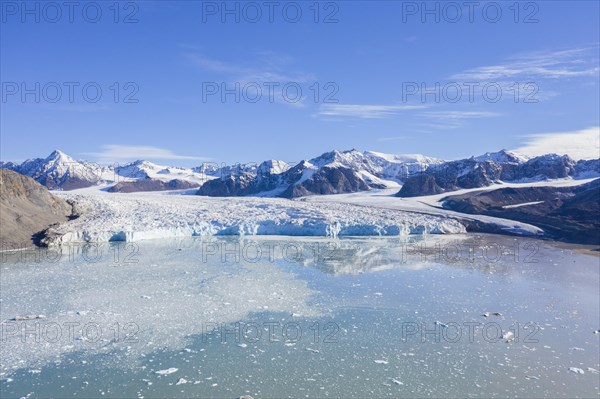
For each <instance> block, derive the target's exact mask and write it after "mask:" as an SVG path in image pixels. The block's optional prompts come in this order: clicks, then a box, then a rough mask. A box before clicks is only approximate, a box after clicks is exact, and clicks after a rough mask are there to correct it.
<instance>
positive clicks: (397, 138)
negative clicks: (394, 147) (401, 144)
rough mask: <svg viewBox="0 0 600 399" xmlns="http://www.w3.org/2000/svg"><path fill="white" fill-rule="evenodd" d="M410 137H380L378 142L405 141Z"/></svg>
mask: <svg viewBox="0 0 600 399" xmlns="http://www.w3.org/2000/svg"><path fill="white" fill-rule="evenodd" d="M407 138H408V136H394V137H380V138H378V139H377V141H397V140H405V139H407Z"/></svg>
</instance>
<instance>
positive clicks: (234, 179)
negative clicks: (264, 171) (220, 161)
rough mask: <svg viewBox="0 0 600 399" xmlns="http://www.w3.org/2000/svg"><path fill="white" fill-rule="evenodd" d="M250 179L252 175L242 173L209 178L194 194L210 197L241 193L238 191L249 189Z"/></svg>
mask: <svg viewBox="0 0 600 399" xmlns="http://www.w3.org/2000/svg"><path fill="white" fill-rule="evenodd" d="M252 179H254V175H252V174H249V173H242V174H239V175H229V176H226V177H222V178H220V179H214V180H209V181H207V182H206V183H204V184H203V185H202V186H201V187H200V188H199V189H198V191H197V192H196V195H208V196H211V197H229V196H234V195H242V194H238V193H244V192H249V191H251V190H249V189H248V186H249V185H250V183H251V182H252Z"/></svg>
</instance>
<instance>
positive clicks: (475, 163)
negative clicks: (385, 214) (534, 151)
mask: <svg viewBox="0 0 600 399" xmlns="http://www.w3.org/2000/svg"><path fill="white" fill-rule="evenodd" d="M423 174H424V175H426V176H429V177H427V178H424V177H422V176H421V175H419V176H413V177H410V178H408V179H407V180H406V182H405V183H404V185H403V186H402V188H401V189H400V191H399V192H398V194H396V195H397V196H398V197H415V196H420V195H430V194H439V193H442V192H449V191H454V190H460V189H467V188H478V187H486V186H489V185H491V184H494V183H496V182H499V181H507V182H510V181H528V180H545V179H559V178H565V177H569V176H572V177H581V178H583V177H594V176H598V175H599V174H600V160H590V161H584V160H582V161H579V162H575V161H574V160H573V159H571V158H570V157H569V156H567V155H562V156H560V155H556V154H548V155H543V156H540V157H536V158H532V159H529V160H527V161H523V160H518V159H514V158H510V157H508V156H502V157H496V158H495V159H492V158H490V159H485V160H481V159H476V158H469V159H462V160H458V161H450V162H446V163H444V164H442V165H436V166H432V167H430V168H428V169H427V170H426V171H425V172H424V173H423Z"/></svg>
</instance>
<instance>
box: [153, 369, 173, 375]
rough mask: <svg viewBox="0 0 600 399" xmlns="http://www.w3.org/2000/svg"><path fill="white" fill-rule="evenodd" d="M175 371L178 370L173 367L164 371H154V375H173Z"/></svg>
mask: <svg viewBox="0 0 600 399" xmlns="http://www.w3.org/2000/svg"><path fill="white" fill-rule="evenodd" d="M177 370H179V369H176V368H175V367H170V368H168V369H165V370H158V371H155V372H154V373H155V374H158V375H169V374H173V373H175V372H177Z"/></svg>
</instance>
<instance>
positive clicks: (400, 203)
mask: <svg viewBox="0 0 600 399" xmlns="http://www.w3.org/2000/svg"><path fill="white" fill-rule="evenodd" d="M593 180H595V178H590V179H584V180H575V179H572V178H565V179H556V180H551V181H542V182H535V183H501V184H493V185H491V186H488V187H485V188H473V189H463V190H457V191H452V192H450V193H443V194H438V195H428V196H422V197H407V198H401V197H395V196H394V194H395V193H396V190H394V189H385V190H372V191H367V192H358V193H351V194H338V195H323V196H311V197H306V198H301V199H300V200H301V201H306V202H311V203H345V204H353V205H360V206H364V207H374V208H379V209H394V210H399V211H405V212H418V213H422V214H427V215H433V216H445V217H450V218H454V219H456V220H459V221H471V220H473V221H478V222H481V223H485V224H489V225H493V226H497V227H499V228H500V229H501V230H503V231H505V232H507V233H512V234H523V235H542V234H543V230H542V229H540V228H539V227H536V226H533V225H530V224H527V223H521V222H517V221H514V220H509V219H501V218H496V217H491V216H484V215H472V214H464V213H460V212H455V211H451V210H448V209H443V208H442V202H443V199H444V198H446V197H448V196H451V195H461V194H466V193H470V192H476V191H477V192H479V191H492V190H496V189H499V188H506V187H536V186H538V187H542V186H552V187H567V186H577V185H581V184H585V183H589V182H591V181H593Z"/></svg>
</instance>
